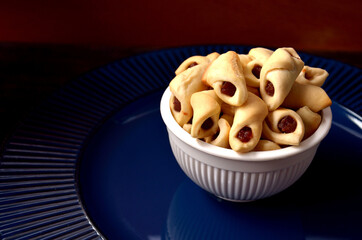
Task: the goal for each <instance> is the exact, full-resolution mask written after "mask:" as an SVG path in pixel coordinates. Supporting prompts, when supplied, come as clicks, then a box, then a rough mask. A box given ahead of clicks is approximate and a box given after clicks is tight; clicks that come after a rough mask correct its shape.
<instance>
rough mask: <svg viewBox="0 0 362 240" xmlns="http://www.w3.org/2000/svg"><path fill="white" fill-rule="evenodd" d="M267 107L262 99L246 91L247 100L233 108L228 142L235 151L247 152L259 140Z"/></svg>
mask: <svg viewBox="0 0 362 240" xmlns="http://www.w3.org/2000/svg"><path fill="white" fill-rule="evenodd" d="M267 115H268V108H267V106H266V104H265V103H264V101H263V100H262V99H261V98H259V97H257V96H256V95H255V94H253V93H250V92H248V100H247V101H246V103H245V104H243V105H241V106H239V107H237V108H236V110H235V116H234V121H233V125H232V126H231V129H230V135H229V142H230V146H231V148H232V149H233V150H235V151H237V152H249V151H251V150H252V149H253V148H254V147H255V146H256V144H257V143H258V142H259V139H260V136H261V132H262V125H263V120H264V118H265V117H266V116H267Z"/></svg>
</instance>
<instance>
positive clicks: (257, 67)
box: [251, 64, 261, 79]
mask: <svg viewBox="0 0 362 240" xmlns="http://www.w3.org/2000/svg"><path fill="white" fill-rule="evenodd" d="M260 71H261V66H260V65H258V64H256V65H255V66H254V67H253V70H252V71H251V72H252V73H253V75H254V76H255V77H256V78H258V79H259V78H260Z"/></svg>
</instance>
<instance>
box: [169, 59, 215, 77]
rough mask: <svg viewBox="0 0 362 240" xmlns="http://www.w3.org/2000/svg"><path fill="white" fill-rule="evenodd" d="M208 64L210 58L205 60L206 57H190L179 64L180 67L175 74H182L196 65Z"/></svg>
mask: <svg viewBox="0 0 362 240" xmlns="http://www.w3.org/2000/svg"><path fill="white" fill-rule="evenodd" d="M209 63H210V58H207V57H204V56H192V57H189V58H188V59H186V60H185V61H183V62H182V63H181V64H180V66H179V67H178V68H177V69H176V71H175V74H176V75H179V74H180V73H182V72H183V71H185V70H186V69H189V68H192V67H195V66H197V65H201V64H209Z"/></svg>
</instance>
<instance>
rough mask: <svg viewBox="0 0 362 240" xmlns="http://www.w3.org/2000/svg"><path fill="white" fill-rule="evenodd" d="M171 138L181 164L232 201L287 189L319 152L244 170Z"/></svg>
mask: <svg viewBox="0 0 362 240" xmlns="http://www.w3.org/2000/svg"><path fill="white" fill-rule="evenodd" d="M169 140H170V145H171V149H172V152H173V154H174V156H175V158H176V160H177V162H178V164H179V166H180V167H181V169H182V170H183V171H184V173H185V174H186V175H187V176H188V177H189V178H190V179H191V180H192V181H193V182H195V183H196V184H197V185H198V186H200V187H201V188H203V189H204V190H206V191H208V192H210V193H212V194H214V195H216V196H218V197H221V198H224V199H228V200H232V201H252V200H256V199H262V198H266V197H269V196H272V195H275V194H277V193H279V192H281V191H283V190H284V189H286V188H288V187H289V186H291V185H292V184H293V183H295V182H296V181H297V180H298V179H299V178H300V177H301V176H302V175H303V173H304V172H305V171H306V169H307V168H308V166H309V165H310V163H311V162H312V160H313V157H314V154H315V151H312V152H307V153H308V154H304V155H303V156H302V157H299V160H298V161H293V162H292V161H291V163H290V165H288V166H284V167H283V168H279V169H276V170H273V171H254V172H241V171H233V170H226V169H223V168H219V167H216V166H213V165H212V164H209V163H207V162H205V161H202V160H200V159H203V158H200V157H199V156H196V157H195V156H193V155H192V154H189V151H187V150H185V149H183V147H185V146H186V144H183V142H182V141H177V137H176V136H174V135H172V134H171V133H169ZM316 149H317V148H315V150H316ZM204 157H207V156H206V155H205V156H204ZM255 164H259V165H260V164H263V163H262V162H257V163H255ZM256 169H257V168H256Z"/></svg>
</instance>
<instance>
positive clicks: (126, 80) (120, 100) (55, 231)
mask: <svg viewBox="0 0 362 240" xmlns="http://www.w3.org/2000/svg"><path fill="white" fill-rule="evenodd" d="M249 49H250V48H249V47H242V46H199V47H187V48H176V49H167V50H162V51H156V52H151V53H147V54H142V55H139V56H135V57H131V58H127V59H123V60H120V61H117V62H114V63H111V64H109V65H106V66H104V67H101V68H99V69H97V70H94V71H92V72H90V73H87V74H85V75H84V76H82V77H81V78H79V79H77V80H76V81H73V82H72V83H70V84H69V85H68V86H66V87H65V88H63V89H61V90H60V91H59V92H58V93H57V94H55V95H54V96H53V97H51V98H50V99H49V100H48V101H46V102H44V103H43V104H42V105H41V106H39V107H38V109H36V110H35V111H34V112H32V114H31V115H30V116H29V117H28V118H27V119H26V120H24V121H23V123H22V124H21V125H20V126H19V127H18V128H17V130H16V131H15V132H14V134H13V135H12V136H11V137H10V138H9V139H8V140H7V141H6V142H5V143H4V145H3V149H2V151H1V159H0V164H1V165H0V238H1V239H30V238H42V239H55V238H60V239H72V238H82V239H96V238H108V239H221V238H222V239H240V238H247V239H264V238H269V239H270V238H275V239H305V238H337V239H338V238H343V239H351V238H360V237H362V234H361V233H360V231H359V227H360V226H361V224H362V221H361V220H360V219H361V218H360V214H361V213H362V207H361V204H360V203H361V200H362V190H361V187H360V179H359V174H360V172H361V170H362V161H361V160H360V158H361V157H360V156H362V150H361V143H362V130H361V129H362V120H361V117H360V116H359V115H361V106H362V104H361V101H362V100H361V99H362V98H361V94H362V91H361V83H362V80H361V79H362V77H361V76H362V75H361V70H360V69H358V68H354V67H351V66H349V65H345V64H342V63H340V62H336V61H334V60H328V59H323V58H319V57H314V56H310V55H306V54H300V55H301V57H302V59H303V60H304V61H305V63H306V64H307V65H309V66H315V67H322V68H325V69H326V70H327V71H328V72H329V73H330V76H329V78H328V80H327V81H326V83H325V85H324V88H325V89H326V91H327V92H328V94H329V96H330V97H331V98H332V100H333V101H334V103H333V105H332V111H333V125H332V129H331V131H330V133H329V135H328V136H327V138H326V139H325V140H324V141H323V142H322V144H321V146H320V148H319V150H318V153H317V155H316V157H315V159H314V160H313V162H312V164H311V166H310V167H309V169H308V170H307V172H306V173H305V174H304V175H303V177H302V178H301V179H300V180H298V181H297V183H296V184H294V185H293V186H292V187H290V188H288V189H287V190H285V191H283V192H282V193H280V194H278V195H275V196H273V197H271V198H268V199H264V200H259V201H255V202H251V203H246V204H245V203H244V204H235V203H230V202H225V201H221V200H219V199H217V198H215V197H213V196H211V195H209V194H208V193H207V192H205V191H204V190H202V189H200V188H199V187H197V186H196V185H195V184H194V183H192V182H190V180H188V178H187V177H186V176H185V175H184V173H183V172H182V171H181V169H180V168H179V167H178V165H177V162H176V161H175V159H174V158H173V155H172V152H171V149H170V147H169V144H168V139H167V133H166V129H165V126H164V125H163V123H162V120H161V117H160V114H159V101H160V97H161V94H162V92H163V90H164V89H165V88H166V86H167V85H168V83H169V81H170V80H171V79H172V78H173V76H174V70H175V69H176V68H177V66H178V65H179V64H180V63H181V62H182V61H183V60H184V59H185V58H187V57H188V56H191V55H206V54H207V53H210V52H213V51H217V52H225V51H227V50H234V51H237V52H239V53H246V52H247V51H248V50H249ZM337 102H338V103H337Z"/></svg>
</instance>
